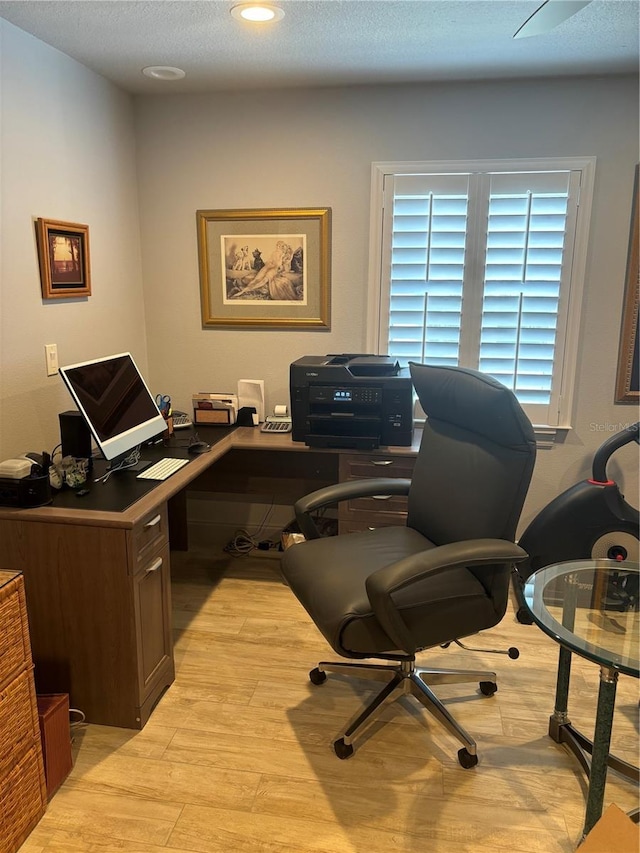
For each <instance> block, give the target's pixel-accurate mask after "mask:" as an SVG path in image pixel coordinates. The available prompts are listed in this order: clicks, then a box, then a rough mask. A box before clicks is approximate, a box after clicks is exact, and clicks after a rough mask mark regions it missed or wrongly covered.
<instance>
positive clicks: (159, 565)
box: [146, 557, 162, 575]
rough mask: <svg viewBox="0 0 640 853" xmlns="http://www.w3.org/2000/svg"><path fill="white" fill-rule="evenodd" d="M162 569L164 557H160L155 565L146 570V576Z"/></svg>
mask: <svg viewBox="0 0 640 853" xmlns="http://www.w3.org/2000/svg"><path fill="white" fill-rule="evenodd" d="M161 568H162V557H158V559H157V560H156V561H155V563H152V564H151V565H150V566H149V568H148V569H147V570H146V574H147V575H150V574H151V572H157V571H158V569H161Z"/></svg>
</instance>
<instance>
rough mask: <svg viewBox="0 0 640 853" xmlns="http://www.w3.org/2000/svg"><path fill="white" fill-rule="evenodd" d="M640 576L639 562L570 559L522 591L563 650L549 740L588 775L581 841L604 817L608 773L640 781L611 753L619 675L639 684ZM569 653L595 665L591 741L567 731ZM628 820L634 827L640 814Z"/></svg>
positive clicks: (635, 770)
mask: <svg viewBox="0 0 640 853" xmlns="http://www.w3.org/2000/svg"><path fill="white" fill-rule="evenodd" d="M639 573H640V566H639V565H638V563H631V562H616V561H615V560H583V561H573V562H566V563H558V564H556V565H551V566H546V567H545V568H543V569H539V570H538V571H537V572H534V573H533V574H532V575H531V576H530V578H529V579H528V580H527V582H526V585H525V588H524V600H525V603H526V606H527V608H528V610H529V611H530V613H531V615H532V617H533V620H534V621H535V623H536V624H537V625H538V626H539V627H540V628H542V630H543V631H544V632H545V634H548V635H549V636H550V637H552V638H553V639H554V640H555V641H556V642H557V643H559V644H560V654H559V661H558V678H557V686H556V698H555V708H554V711H553V714H552V716H551V718H550V720H549V736H550V737H551V738H553V740H554V741H555V742H556V743H563V744H566V745H567V746H568V747H569V749H570V750H571V752H573V754H574V755H575V756H576V758H577V759H578V761H579V762H580V765H581V766H582V769H583V770H584V771H585V772H586V774H587V776H588V777H589V790H588V794H587V806H586V814H585V823H584V835H585V836H586V834H587V833H588V832H589V831H590V830H591V829H592V827H593V826H594V825H595V823H596V822H597V821H598V819H599V818H600V816H601V814H602V806H603V802H604V788H605V782H606V778H607V767H611V768H612V769H614V770H616V771H617V772H618V773H620V774H622V775H623V776H625V777H626V778H628V779H630V780H632V781H634V782H635V783H636V784H637V783H638V781H639V776H640V774H639V772H638V768H637V767H634V766H633V765H631V764H629V763H628V762H626V761H622V760H620V759H619V758H616V757H615V756H613V755H610V753H609V746H610V743H611V726H612V723H613V710H614V703H615V696H616V685H617V682H618V674H619V673H623V674H624V675H631V676H633V677H634V678H638V631H639V629H640V612H639V611H638V578H639ZM573 652H575V653H576V654H578V655H580V656H581V657H583V658H586V659H587V660H590V661H593V663H595V664H598V665H599V666H600V689H599V692H598V706H597V711H596V722H595V729H594V734H593V741H590V740H588V739H587V738H586V737H585V736H584V735H583V734H582V733H581V732H579V731H578V730H577V729H575V728H574V727H573V726H572V725H571V721H570V720H569V716H568V713H567V702H568V696H569V676H570V672H571V654H572V653H573ZM588 755H590V756H591V761H590V762H589V759H588V758H587V756H588ZM632 817H633V818H634V820H636V821H637V820H638V812H637V811H636V812H635V813H634V814H633V815H632Z"/></svg>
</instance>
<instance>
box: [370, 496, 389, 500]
mask: <svg viewBox="0 0 640 853" xmlns="http://www.w3.org/2000/svg"><path fill="white" fill-rule="evenodd" d="M371 497H372V498H373V499H374V501H388V500H389V498H390V497H391V495H371Z"/></svg>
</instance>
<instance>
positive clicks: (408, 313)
mask: <svg viewBox="0 0 640 853" xmlns="http://www.w3.org/2000/svg"><path fill="white" fill-rule="evenodd" d="M468 201H469V176H468V175H398V176H396V177H395V180H394V194H393V202H392V205H393V233H392V238H391V240H392V246H391V282H390V300H389V317H388V323H389V326H388V351H389V353H390V354H391V355H394V356H396V357H397V358H398V359H399V360H400V361H401V363H403V364H407V363H408V362H409V361H424V362H428V363H429V364H445V365H457V364H458V358H459V349H460V331H461V327H462V295H463V285H464V263H465V248H466V235H467V227H468V222H467V215H468Z"/></svg>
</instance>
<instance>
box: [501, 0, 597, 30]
mask: <svg viewBox="0 0 640 853" xmlns="http://www.w3.org/2000/svg"><path fill="white" fill-rule="evenodd" d="M589 3H591V0H545V2H544V3H543V4H542V6H540V8H539V9H536V11H535V12H534V13H533V15H531V16H530V17H529V18H527V20H526V21H525V22H524V24H523V25H522V26H521V27H520V29H519V30H518V31H517V32H516V33H514V35H513V37H514V39H521V38H528V37H529V36H540V35H542V34H543V33H548V32H549V30H552V29H553V28H554V27H557V26H558V24H561V23H562V22H563V21H566V20H567V18H570V17H571V16H572V15H575V13H576V12H579V11H580V9H582V8H584V6H588V5H589Z"/></svg>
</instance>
